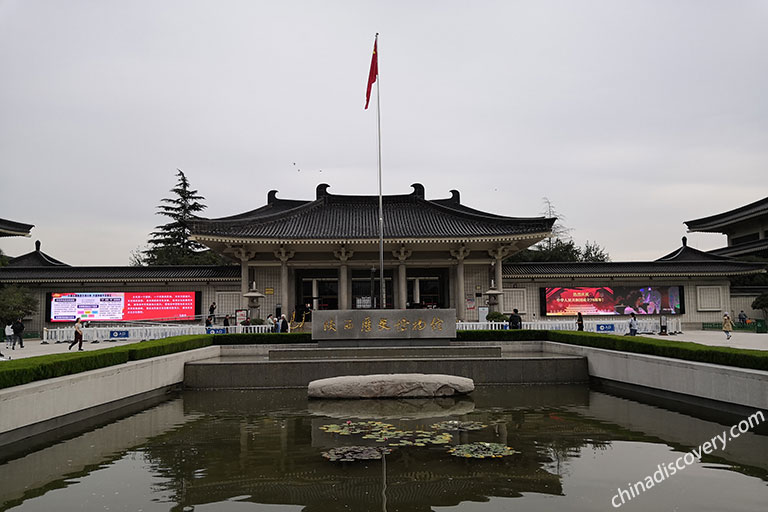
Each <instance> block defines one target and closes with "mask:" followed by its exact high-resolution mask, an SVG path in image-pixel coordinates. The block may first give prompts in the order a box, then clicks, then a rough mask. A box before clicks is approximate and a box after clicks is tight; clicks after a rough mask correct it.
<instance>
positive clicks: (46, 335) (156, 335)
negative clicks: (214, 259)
mask: <svg viewBox="0 0 768 512" xmlns="http://www.w3.org/2000/svg"><path fill="white" fill-rule="evenodd" d="M82 329H83V341H84V342H91V341H146V340H157V339H161V338H169V337H171V336H185V335H191V334H241V333H263V332H269V326H267V325H231V326H229V327H224V326H213V327H206V326H204V325H152V326H136V325H130V326H113V327H83V328H82ZM74 339H75V328H74V327H59V328H56V329H44V330H43V341H47V342H53V343H63V342H71V341H72V340H74Z"/></svg>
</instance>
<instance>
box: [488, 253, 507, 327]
mask: <svg viewBox="0 0 768 512" xmlns="http://www.w3.org/2000/svg"><path fill="white" fill-rule="evenodd" d="M509 252H510V251H509V246H506V245H499V246H497V247H496V248H495V249H491V250H490V251H488V254H489V255H490V256H491V258H494V259H495V260H496V262H495V263H494V265H493V266H494V274H495V275H494V282H495V283H494V284H495V285H496V289H497V290H498V291H500V292H503V291H504V281H503V279H504V274H503V273H502V268H501V264H502V261H504V258H506V257H507V256H508V255H509ZM498 297H499V312H501V313H503V312H504V294H501V295H499V296H498Z"/></svg>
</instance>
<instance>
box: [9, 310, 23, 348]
mask: <svg viewBox="0 0 768 512" xmlns="http://www.w3.org/2000/svg"><path fill="white" fill-rule="evenodd" d="M11 329H12V330H13V343H11V350H16V340H19V348H24V338H23V337H22V334H23V333H24V322H22V321H21V318H19V319H18V320H16V321H15V322H13V325H11Z"/></svg>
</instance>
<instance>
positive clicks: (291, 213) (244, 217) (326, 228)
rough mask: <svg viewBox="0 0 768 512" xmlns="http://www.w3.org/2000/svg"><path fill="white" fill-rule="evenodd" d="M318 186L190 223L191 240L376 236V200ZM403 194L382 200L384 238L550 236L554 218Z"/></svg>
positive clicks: (420, 192)
mask: <svg viewBox="0 0 768 512" xmlns="http://www.w3.org/2000/svg"><path fill="white" fill-rule="evenodd" d="M327 188H328V185H325V184H323V185H319V186H318V187H317V198H316V199H315V200H314V201H295V200H284V199H278V198H277V197H276V191H271V192H270V193H269V196H268V198H267V202H268V204H267V205H266V206H263V207H261V208H258V209H256V210H253V211H250V212H246V213H242V214H239V215H235V216H232V217H224V218H220V219H198V220H196V221H193V222H191V223H190V228H191V231H192V235H193V236H197V237H204V238H234V239H243V238H245V239H248V238H257V239H271V240H351V239H364V240H367V239H377V238H378V236H379V212H378V205H379V203H378V202H379V198H378V196H342V195H331V194H329V193H328V192H327V191H326V189H327ZM413 188H414V192H413V193H411V194H407V195H393V196H384V197H383V209H384V237H385V238H388V239H393V238H395V239H397V238H422V239H423V238H452V237H462V238H472V237H486V238H493V237H514V236H517V235H533V234H538V233H549V231H550V230H551V228H552V224H553V223H554V222H555V219H548V218H544V217H533V218H517V217H503V216H500V215H494V214H490V213H486V212H481V211H478V210H474V209H472V208H468V207H466V206H464V205H461V204H460V202H459V196H458V192H454V193H453V196H452V197H451V198H450V199H439V200H427V199H424V187H423V186H421V185H420V184H414V185H413Z"/></svg>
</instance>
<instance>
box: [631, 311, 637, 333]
mask: <svg viewBox="0 0 768 512" xmlns="http://www.w3.org/2000/svg"><path fill="white" fill-rule="evenodd" d="M629 335H630V336H637V317H636V316H635V314H634V313H631V314H630V315H629Z"/></svg>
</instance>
